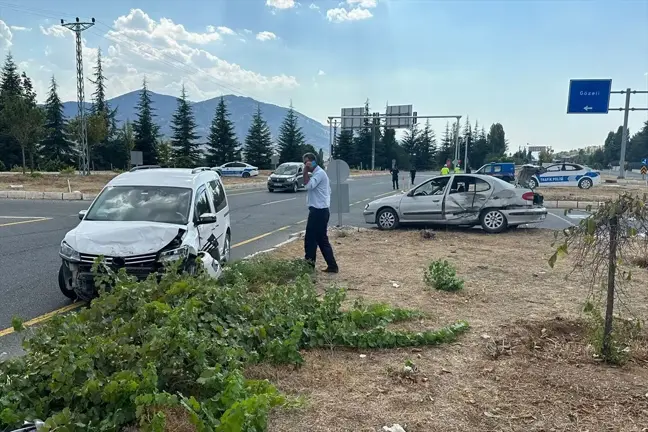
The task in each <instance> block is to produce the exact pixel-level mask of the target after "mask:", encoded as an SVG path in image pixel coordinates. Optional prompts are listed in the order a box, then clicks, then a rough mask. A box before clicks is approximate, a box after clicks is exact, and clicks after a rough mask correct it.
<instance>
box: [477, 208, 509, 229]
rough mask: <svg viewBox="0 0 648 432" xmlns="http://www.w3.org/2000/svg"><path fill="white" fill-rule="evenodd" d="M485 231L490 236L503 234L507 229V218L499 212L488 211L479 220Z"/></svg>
mask: <svg viewBox="0 0 648 432" xmlns="http://www.w3.org/2000/svg"><path fill="white" fill-rule="evenodd" d="M479 222H480V224H481V227H482V229H483V230H484V231H486V232H487V233H489V234H497V233H501V232H502V231H504V230H505V229H506V225H507V223H506V216H504V214H503V213H502V212H501V211H499V210H495V209H492V210H486V211H485V212H483V213H482V214H481V216H480V218H479Z"/></svg>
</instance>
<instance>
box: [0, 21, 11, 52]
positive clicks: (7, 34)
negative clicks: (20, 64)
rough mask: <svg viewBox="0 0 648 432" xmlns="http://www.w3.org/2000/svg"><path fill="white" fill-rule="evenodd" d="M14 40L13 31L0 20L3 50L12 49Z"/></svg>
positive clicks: (0, 36) (0, 39) (0, 38)
mask: <svg viewBox="0 0 648 432" xmlns="http://www.w3.org/2000/svg"><path fill="white" fill-rule="evenodd" d="M12 40H13V34H12V33H11V29H10V28H9V26H8V25H7V24H5V22H4V21H2V20H0V47H1V48H2V49H7V48H10V47H11V45H12V44H13V43H12V42H11V41H12Z"/></svg>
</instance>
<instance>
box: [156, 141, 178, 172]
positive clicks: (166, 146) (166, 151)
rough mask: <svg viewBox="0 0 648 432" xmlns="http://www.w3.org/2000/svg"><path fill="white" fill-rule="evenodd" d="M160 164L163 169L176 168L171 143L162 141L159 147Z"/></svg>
mask: <svg viewBox="0 0 648 432" xmlns="http://www.w3.org/2000/svg"><path fill="white" fill-rule="evenodd" d="M157 150H158V163H159V164H160V165H161V166H163V167H175V166H176V164H175V160H174V158H173V148H172V147H171V143H170V142H169V141H160V142H159V143H158V145H157Z"/></svg>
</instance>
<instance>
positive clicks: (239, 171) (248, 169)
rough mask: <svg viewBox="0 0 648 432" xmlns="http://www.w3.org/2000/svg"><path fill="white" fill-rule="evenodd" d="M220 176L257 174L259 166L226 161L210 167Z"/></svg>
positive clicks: (252, 175) (250, 175)
mask: <svg viewBox="0 0 648 432" xmlns="http://www.w3.org/2000/svg"><path fill="white" fill-rule="evenodd" d="M212 169H213V170H214V171H216V172H217V173H218V174H219V175H220V176H222V177H225V176H227V177H254V176H258V175H259V168H257V167H255V166H252V165H250V164H247V163H245V162H238V161H237V162H228V163H226V164H223V165H221V166H217V167H215V168H212Z"/></svg>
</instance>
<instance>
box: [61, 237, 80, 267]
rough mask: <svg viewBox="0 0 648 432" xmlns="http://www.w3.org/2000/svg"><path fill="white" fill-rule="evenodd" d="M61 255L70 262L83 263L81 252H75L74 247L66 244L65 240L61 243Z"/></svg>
mask: <svg viewBox="0 0 648 432" xmlns="http://www.w3.org/2000/svg"><path fill="white" fill-rule="evenodd" d="M59 255H60V256H61V258H65V259H66V260H68V261H76V262H79V261H81V255H79V252H77V251H75V250H74V249H73V248H72V246H70V245H69V244H67V243H66V242H65V240H63V241H62V242H61V248H60V249H59Z"/></svg>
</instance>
